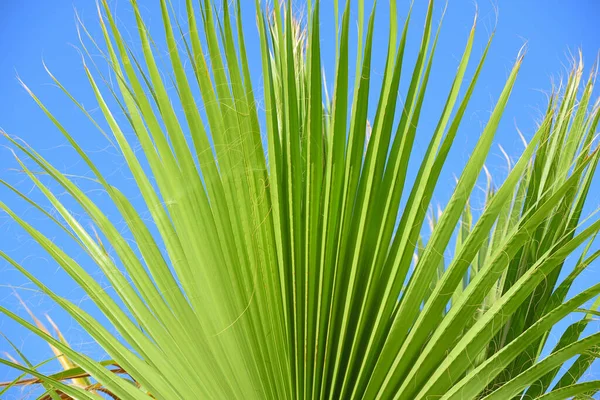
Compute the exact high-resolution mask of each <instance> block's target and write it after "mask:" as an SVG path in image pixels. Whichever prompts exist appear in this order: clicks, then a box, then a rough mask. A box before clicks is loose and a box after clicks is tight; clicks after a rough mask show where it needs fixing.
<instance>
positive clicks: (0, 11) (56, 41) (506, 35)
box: [0, 0, 600, 398]
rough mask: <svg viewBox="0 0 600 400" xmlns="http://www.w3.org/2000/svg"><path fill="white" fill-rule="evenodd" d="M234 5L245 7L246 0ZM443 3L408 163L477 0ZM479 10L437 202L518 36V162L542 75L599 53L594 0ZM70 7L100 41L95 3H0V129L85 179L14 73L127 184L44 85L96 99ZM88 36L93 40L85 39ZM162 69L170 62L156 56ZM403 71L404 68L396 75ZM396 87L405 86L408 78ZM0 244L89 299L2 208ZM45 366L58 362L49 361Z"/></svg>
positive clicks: (95, 139)
mask: <svg viewBox="0 0 600 400" xmlns="http://www.w3.org/2000/svg"><path fill="white" fill-rule="evenodd" d="M243 2H244V3H248V4H253V3H254V2H253V1H247V2H246V1H245V0H244V1H243ZM341 2H343V1H341ZM126 3H127V2H126V1H123V0H121V1H116V0H110V4H111V5H113V9H115V10H116V13H117V15H118V17H119V18H120V19H121V22H122V24H123V26H126V27H128V28H129V29H130V34H131V36H130V40H131V43H133V44H134V46H135V45H136V44H138V43H139V40H138V39H137V37H135V35H136V31H135V29H134V28H133V26H134V25H133V24H132V13H131V11H130V10H129V9H128V7H127V5H126ZM151 3H152V4H151ZM154 3H157V2H155V1H145V2H143V4H144V7H147V8H146V10H145V12H144V13H145V15H146V16H148V17H149V19H148V20H147V22H148V24H149V26H150V30H151V32H153V34H154V38H155V40H156V41H157V44H158V46H159V48H161V50H162V51H163V52H162V53H161V54H162V56H163V57H166V54H165V52H164V46H163V38H162V32H161V21H160V16H159V15H160V14H159V10H158V7H157V6H156V4H154ZM183 3H184V2H183V1H182V0H173V4H174V7H175V9H176V10H178V11H183V8H182V5H183ZM323 3H325V4H328V3H332V1H331V0H327V1H323ZM367 3H370V1H367ZM379 3H380V5H379V11H378V20H377V21H378V23H377V30H376V33H375V35H376V36H375V40H376V41H375V42H376V47H375V54H376V56H375V57H376V63H375V69H374V74H375V76H378V75H379V76H380V75H381V74H382V72H383V59H384V57H385V52H386V42H385V40H386V37H387V17H388V16H387V14H388V8H387V7H388V6H387V1H385V0H380V1H379ZM415 3H416V4H415V13H414V16H415V18H414V20H413V23H412V32H411V36H410V39H409V47H408V48H407V54H408V56H407V61H408V62H409V65H410V62H411V60H413V59H414V55H415V47H416V46H417V45H418V43H419V40H420V29H421V27H422V24H423V18H424V10H425V6H426V4H425V3H426V1H425V0H415ZM448 3H449V4H448V9H447V12H446V16H445V19H444V25H443V28H442V35H441V38H440V42H439V45H438V49H439V51H438V52H437V54H436V60H435V64H434V68H433V73H432V78H431V82H430V89H429V92H428V95H427V97H426V102H425V108H424V110H423V113H422V118H421V126H420V130H419V133H418V137H417V139H416V150H415V154H414V157H413V159H418V158H419V155H420V154H421V153H420V152H423V151H424V147H425V146H426V145H427V143H428V140H429V135H430V134H431V129H432V128H433V126H432V125H434V124H435V123H436V122H437V117H438V116H439V113H440V111H441V107H442V105H443V102H444V100H445V97H446V94H447V91H448V89H449V86H450V83H451V78H452V76H453V75H454V73H455V71H456V68H457V63H458V59H459V58H460V56H461V54H462V46H464V44H465V42H466V38H467V34H468V31H469V29H470V27H471V23H472V20H473V15H474V12H475V9H476V5H475V4H476V3H475V2H474V1H471V0H449V2H448ZM408 4H409V1H408V0H401V1H399V7H398V9H399V12H400V16H401V18H403V17H404V16H405V14H406V11H407V9H408ZM443 6H444V2H443V1H438V3H437V6H436V15H435V17H434V20H435V21H439V19H440V16H441V11H442V9H443ZM477 7H478V9H479V20H480V22H479V25H478V35H477V37H478V39H477V42H476V45H475V47H474V57H478V56H479V55H480V54H481V51H482V50H483V47H484V45H485V42H486V40H487V37H488V35H489V33H490V32H491V31H492V30H493V29H494V27H496V37H495V40H494V44H493V45H492V48H491V51H490V54H489V57H488V61H487V63H486V67H485V68H484V72H483V74H482V76H481V78H480V83H479V85H478V88H477V90H476V92H475V95H474V97H473V99H472V100H473V101H472V103H471V106H470V108H469V109H468V111H467V114H466V117H465V119H464V122H463V125H462V128H461V130H460V132H459V136H458V138H457V140H456V142H455V147H454V149H453V151H452V152H451V155H450V158H449V160H448V166H447V168H446V170H445V172H444V175H443V177H442V182H444V183H443V184H442V185H441V187H440V188H439V191H438V192H437V193H436V199H435V201H437V202H439V203H441V204H444V202H445V201H446V200H447V198H448V196H449V194H450V190H451V189H452V186H453V179H452V177H453V175H454V174H456V173H457V172H458V171H460V170H461V167H462V166H463V165H464V163H465V162H466V161H467V158H468V154H469V152H470V150H471V149H472V148H473V146H474V144H475V142H476V139H477V137H478V135H479V133H480V132H481V128H482V126H483V124H485V122H486V121H487V118H488V116H489V112H490V110H491V109H492V107H493V104H494V102H495V99H496V98H497V96H498V94H499V92H500V90H501V88H502V86H503V84H504V80H505V78H506V77H507V74H508V71H509V70H510V68H511V65H512V63H513V62H514V60H515V58H516V55H517V53H518V51H519V49H520V47H521V46H522V45H523V44H524V43H527V56H526V59H525V62H524V64H523V67H522V71H521V73H520V76H519V79H518V81H517V85H516V88H515V90H514V92H513V95H512V98H511V101H510V103H509V106H508V109H507V111H506V114H505V116H504V119H503V121H502V123H501V126H500V130H499V133H498V137H497V140H496V141H497V143H498V144H499V145H502V147H503V148H504V149H505V150H506V151H507V153H508V154H510V155H511V156H512V157H513V158H516V157H517V156H518V155H519V154H520V152H521V151H522V149H523V147H522V144H521V141H520V139H519V137H518V135H517V133H516V127H518V128H519V129H520V130H521V132H523V134H524V135H525V137H530V136H531V135H532V133H533V129H534V127H535V123H536V122H537V121H538V118H539V116H540V110H543V109H544V107H545V105H546V97H545V94H544V93H547V92H548V91H549V90H550V88H551V81H552V80H554V81H558V80H559V78H560V77H561V76H564V75H565V72H566V68H567V66H568V65H569V63H570V61H571V59H572V55H574V54H576V52H577V50H578V49H579V48H581V49H582V50H583V54H584V60H585V62H586V66H587V68H586V69H588V70H589V67H590V66H591V65H592V63H593V62H594V61H595V60H596V57H597V55H598V50H599V49H600V28H599V26H600V24H599V22H598V21H600V2H599V1H597V0H571V1H567V0H529V1H519V0H496V1H493V2H492V1H487V0H484V1H481V2H479V3H478V4H477ZM244 8H248V11H249V12H248V13H246V21H245V28H246V31H247V38H248V39H247V40H248V47H249V48H248V50H249V54H251V55H252V54H258V48H257V41H256V29H255V23H254V14H253V11H252V10H251V9H252V8H253V7H251V6H244ZM297 8H298V11H299V12H300V11H304V9H305V7H304V6H302V5H300V2H298V6H297ZM75 9H76V10H77V11H78V12H79V14H80V15H81V17H82V19H83V20H84V22H85V24H86V26H87V28H88V29H89V30H90V33H91V34H92V35H93V36H94V37H95V38H97V39H98V40H99V41H101V33H100V30H99V25H98V23H97V22H96V8H95V2H94V1H91V0H69V1H67V0H55V1H39V0H37V1H36V0H2V1H1V2H0V127H1V128H3V129H4V130H6V131H7V132H9V133H10V134H13V135H17V136H20V137H21V138H23V139H24V140H25V141H27V142H28V143H29V144H31V145H32V146H33V147H34V148H36V149H37V150H38V151H40V152H41V153H42V154H43V155H44V156H46V157H47V158H48V159H49V160H50V161H52V162H55V163H56V164H55V165H56V166H57V167H59V168H60V169H61V170H62V171H64V172H67V173H70V174H74V175H86V173H87V171H86V170H82V163H81V162H80V161H78V159H77V158H76V157H74V154H73V151H72V150H70V149H69V148H68V147H67V146H65V140H64V139H63V138H62V136H61V135H60V133H59V132H58V131H57V130H56V129H55V128H54V127H53V125H52V124H51V123H50V121H48V120H47V119H46V118H45V117H44V115H43V114H42V112H41V111H40V110H39V108H38V107H37V106H36V105H35V103H34V102H33V101H32V100H31V99H30V98H29V96H28V95H27V93H26V92H25V90H23V89H22V88H21V86H20V85H19V83H18V81H17V78H16V77H17V74H18V75H19V76H20V78H21V79H23V81H25V82H26V83H27V85H28V86H29V87H30V88H31V89H32V90H33V91H35V93H36V94H38V95H39V97H40V98H41V99H42V100H43V101H45V102H46V103H47V104H48V105H49V106H50V108H51V110H52V111H53V112H54V113H55V115H56V117H57V118H59V119H60V120H61V121H62V122H64V124H65V126H66V127H67V128H68V129H69V130H70V131H71V133H72V134H73V135H74V136H75V137H76V138H77V139H78V140H79V142H80V143H81V145H82V146H83V148H84V149H86V150H87V151H89V152H90V154H92V157H93V159H94V160H95V161H97V162H98V163H100V166H101V169H102V170H103V171H105V172H106V173H107V174H109V176H110V180H111V182H112V183H114V184H115V185H117V186H119V187H120V188H122V189H124V190H125V191H126V192H127V191H128V190H129V188H130V187H131V186H132V183H131V180H130V177H129V176H128V174H127V172H126V170H125V169H124V166H123V162H122V160H121V158H120V157H119V156H118V154H117V153H116V152H115V151H114V150H113V149H111V148H109V147H108V143H107V141H106V140H105V139H104V138H103V137H102V136H101V135H100V133H99V132H98V131H96V130H95V129H94V127H93V126H92V125H91V124H90V123H89V122H88V121H87V120H86V118H85V117H84V116H83V115H82V114H81V113H80V112H78V110H77V109H76V107H75V106H74V105H73V104H72V103H70V101H69V100H68V99H67V98H66V97H65V96H64V95H62V93H61V92H60V90H59V89H57V88H56V87H54V86H53V85H51V79H50V78H49V77H48V76H47V75H46V72H45V71H44V68H43V65H42V60H44V61H45V62H46V64H47V65H48V67H49V68H50V69H51V70H52V71H53V73H54V74H55V75H56V76H57V77H58V78H59V79H60V80H61V81H62V82H63V84H64V85H65V86H66V87H67V88H69V89H70V90H71V91H72V93H73V95H74V96H75V97H76V98H77V99H78V100H80V101H81V102H82V103H83V104H84V105H85V106H86V107H87V108H88V109H89V110H90V111H92V113H94V110H95V107H96V104H95V100H94V98H93V94H92V92H91V90H90V88H89V86H88V83H87V80H86V78H85V75H84V72H83V69H82V68H81V57H80V55H79V53H78V51H77V50H76V49H75V48H74V47H73V45H75V46H78V45H79V42H78V37H77V31H76V21H75V12H74V10H75ZM368 9H370V7H368ZM355 20H356V13H355V12H354V13H353V18H352V21H353V22H354V21H355ZM496 20H497V23H496ZM330 21H332V13H331V7H330V6H326V5H325V6H324V10H323V29H324V31H323V32H324V34H323V37H324V39H323V53H324V62H325V67H326V71H327V73H328V76H329V77H331V75H332V72H333V71H332V69H333V62H334V60H333V55H332V54H333V51H332V50H333V47H332V46H333V39H332V38H331V35H332V33H333V30H332V28H331V25H328V23H329V22H330ZM86 43H87V44H88V45H91V44H90V42H89V41H87V42H86ZM93 57H94V60H95V61H96V62H98V63H99V66H100V69H101V71H104V72H106V67H105V65H104V64H103V62H102V58H101V57H100V56H99V53H98V52H97V51H94V52H93ZM251 64H252V65H251V67H252V71H253V74H254V79H255V82H254V84H255V88H256V89H257V90H258V91H260V87H261V84H260V62H259V60H258V58H256V59H254V60H252V59H251ZM164 65H165V66H166V65H168V62H167V60H166V58H165V62H164ZM472 70H473V68H470V70H469V71H471V72H472ZM407 75H408V74H405V76H407ZM332 81H333V80H332V79H330V80H329V84H330V85H331V84H332ZM403 87H404V88H405V87H406V84H405V85H404V86H403ZM259 97H260V95H259ZM373 113H374V108H373V109H372V110H371V111H370V116H371V117H372V116H373ZM94 115H98V113H97V112H95V113H94ZM430 116H431V117H430ZM3 144H5V143H3ZM488 167H489V169H490V170H491V171H492V172H493V173H494V176H496V177H497V179H498V181H500V180H501V179H502V178H503V177H504V175H505V172H506V164H505V161H504V158H503V156H502V153H501V152H500V150H499V148H498V147H494V149H493V150H492V153H491V155H490V157H489V160H488ZM14 168H16V164H15V162H14V159H13V158H12V155H11V154H10V151H9V150H7V149H5V148H4V147H2V148H0V177H1V178H2V179H5V180H7V181H9V182H11V183H12V184H14V185H16V186H17V187H19V188H20V189H22V190H24V191H29V190H30V189H31V188H32V185H31V184H30V183H29V182H27V181H26V179H25V178H24V177H23V175H22V174H20V173H18V172H17V171H14ZM596 181H597V182H596V184H595V185H594V189H593V192H592V193H591V195H590V201H589V204H588V207H587V210H588V212H589V211H591V210H593V209H595V208H596V207H597V206H598V205H599V203H600V202H599V201H598V199H599V198H600V196H599V194H600V181H599V180H598V179H596ZM78 182H81V184H82V185H84V187H86V188H87V189H89V191H90V193H92V197H93V198H95V199H97V200H98V201H99V202H100V204H101V205H103V204H104V203H106V201H105V200H106V199H105V198H104V197H103V196H102V194H101V193H98V194H95V192H93V190H94V188H95V186H94V185H93V184H91V183H89V182H86V181H85V180H82V179H79V180H78ZM129 193H130V194H131V195H132V196H137V194H136V191H135V190H133V189H131V190H129ZM32 196H33V198H34V199H39V200H41V199H42V197H41V196H39V194H37V193H35V192H33V193H32ZM94 196H95V197H94ZM0 199H2V200H3V201H6V202H7V203H8V204H9V205H11V206H14V207H15V209H16V210H17V211H18V212H20V213H21V214H22V215H25V216H26V217H27V218H28V219H29V220H30V221H34V223H35V225H36V226H37V227H39V228H40V229H41V230H42V231H43V232H45V233H47V234H48V235H50V236H51V237H56V240H57V242H59V243H61V246H64V249H65V250H66V251H68V252H69V253H70V254H73V255H75V256H76V257H77V256H79V257H78V259H80V260H81V262H82V263H83V264H84V265H85V266H86V268H89V269H90V271H94V266H93V265H91V264H90V263H89V261H88V260H86V259H85V257H83V255H82V252H81V250H80V249H78V248H77V247H76V246H74V245H73V244H72V243H69V242H68V241H67V240H66V238H65V237H64V234H61V233H60V232H59V231H58V230H57V229H56V228H54V227H53V226H51V225H50V224H49V223H47V222H46V221H45V220H44V217H42V216H41V215H40V214H39V213H36V212H34V211H33V210H32V209H31V207H29V206H25V205H24V204H23V202H20V201H17V200H16V199H15V196H14V195H11V194H10V192H9V191H7V190H6V189H4V188H0ZM42 204H44V205H46V204H47V203H46V202H43V203H42ZM68 204H70V203H68ZM107 211H108V212H109V213H111V212H112V214H111V215H114V209H111V208H107ZM84 221H85V219H84ZM0 246H1V249H2V250H5V251H7V252H8V253H9V254H10V255H11V256H13V257H14V258H15V259H16V260H17V261H19V262H22V263H23V264H24V265H25V266H26V267H28V268H30V270H31V271H32V272H34V273H36V274H38V276H39V277H42V278H43V280H44V281H45V282H46V283H48V284H49V286H50V287H52V288H54V289H56V290H57V291H58V292H59V293H60V294H61V295H64V296H66V297H67V298H69V299H71V300H74V301H77V302H78V303H80V304H82V306H83V307H84V308H87V307H86V305H87V304H88V303H89V301H86V299H85V298H84V297H83V294H82V292H81V291H80V290H79V289H77V288H76V287H75V286H74V285H73V284H72V282H71V281H70V280H69V279H68V278H66V277H65V275H64V274H63V273H62V272H61V271H59V270H58V268H57V266H56V265H55V264H54V263H53V262H52V261H51V260H49V258H48V257H47V256H46V255H45V254H44V253H43V251H42V250H40V249H39V248H38V247H37V246H35V245H34V244H33V242H32V241H31V239H29V238H28V237H27V236H26V235H25V234H24V233H23V232H22V231H21V230H20V229H19V228H18V227H17V226H15V224H14V223H12V222H11V221H10V220H9V219H8V218H7V217H6V216H4V215H0ZM599 272H600V267H599V265H592V266H591V267H590V269H589V271H588V272H587V274H586V275H584V276H583V277H582V279H581V280H579V281H578V282H577V287H578V288H579V289H581V288H583V287H585V286H587V285H589V283H590V280H593V281H594V282H597V281H598V279H599V278H598V277H599V276H600V274H599ZM0 277H1V278H0V303H1V304H2V305H4V306H7V307H9V308H10V309H12V310H17V311H18V312H19V314H21V315H25V311H24V310H23V308H21V307H20V306H19V304H18V302H17V300H16V299H15V297H14V295H13V289H12V288H11V286H15V287H19V289H15V290H17V291H18V292H19V293H20V294H21V296H22V297H23V298H24V299H25V301H26V302H27V304H28V305H29V306H30V307H31V308H32V310H34V311H35V312H36V314H38V315H39V316H43V315H44V313H49V314H50V315H51V316H52V318H53V319H55V320H56V321H57V322H58V323H59V324H60V326H61V327H62V328H63V330H64V333H65V334H66V336H67V338H68V339H69V340H70V341H71V342H72V345H73V346H74V347H77V348H80V349H82V350H85V351H88V352H89V353H90V354H92V355H93V356H98V357H101V356H102V353H101V352H100V351H99V350H98V349H97V348H96V347H95V346H94V345H93V343H90V342H89V338H88V337H87V336H86V335H85V334H84V333H83V332H82V331H81V330H80V328H79V327H77V326H76V325H74V324H73V323H72V322H71V321H70V320H69V318H67V317H66V316H65V315H64V313H62V312H61V311H60V310H59V309H58V308H57V307H56V306H55V305H54V304H52V302H51V301H49V300H48V299H46V298H44V297H43V296H41V295H39V294H37V293H36V292H34V291H31V290H28V289H31V288H32V286H31V285H29V284H27V283H26V281H24V280H23V279H22V278H21V277H20V276H19V274H18V273H17V272H15V271H14V270H12V269H11V268H9V267H8V266H7V265H6V263H4V262H1V261H0ZM593 325H594V326H593V327H591V329H594V330H598V328H599V326H600V325H598V324H593ZM0 331H2V332H3V333H5V334H7V335H8V336H9V337H10V338H11V339H13V340H14V341H15V343H16V344H17V345H18V346H19V347H21V348H22V349H24V350H25V352H26V354H27V355H28V356H31V361H32V362H39V361H42V360H44V359H45V358H47V357H49V356H50V351H49V349H48V348H47V346H46V345H45V344H44V343H42V342H41V341H40V340H38V339H37V338H35V337H33V336H32V335H31V334H28V333H26V332H25V331H24V330H22V329H20V328H18V327H17V326H16V325H15V324H14V323H11V322H9V321H8V319H7V318H5V317H2V316H0ZM0 343H1V344H0V351H3V350H8V346H7V345H6V344H5V343H4V342H0ZM53 367H54V368H56V365H53ZM593 373H594V374H595V375H596V377H598V376H600V368H598V367H595V368H594V370H593ZM11 376H14V372H13V371H8V370H7V369H6V368H2V367H0V381H1V380H5V379H8V378H9V377H11ZM21 395H22V393H21V392H13V394H12V396H14V397H7V398H20V397H21Z"/></svg>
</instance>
